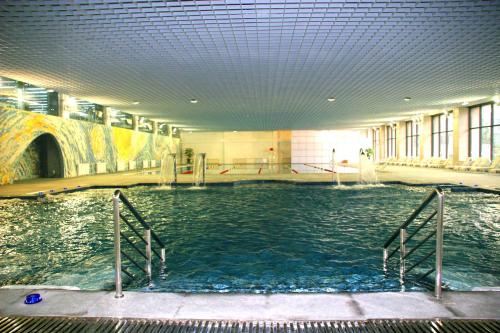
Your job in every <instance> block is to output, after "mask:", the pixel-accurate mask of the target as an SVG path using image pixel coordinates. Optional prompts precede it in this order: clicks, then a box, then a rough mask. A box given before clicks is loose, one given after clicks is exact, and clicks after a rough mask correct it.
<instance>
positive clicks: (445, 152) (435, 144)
mask: <svg viewBox="0 0 500 333" xmlns="http://www.w3.org/2000/svg"><path fill="white" fill-rule="evenodd" d="M452 155H453V111H449V112H446V113H445V114H438V115H435V116H432V156H433V157H441V158H451V156H452Z"/></svg>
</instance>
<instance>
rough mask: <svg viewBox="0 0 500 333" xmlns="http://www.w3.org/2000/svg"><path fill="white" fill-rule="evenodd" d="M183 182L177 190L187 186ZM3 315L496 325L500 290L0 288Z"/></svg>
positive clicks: (26, 185) (137, 175)
mask: <svg viewBox="0 0 500 333" xmlns="http://www.w3.org/2000/svg"><path fill="white" fill-rule="evenodd" d="M331 176H332V175H331V174H278V175H207V178H206V180H207V183H222V182H235V181H245V180H280V181H295V182H328V181H331ZM158 178H159V177H158V175H154V174H150V173H148V172H145V173H143V172H124V173H118V174H108V175H99V176H87V177H76V178H69V179H53V180H50V179H38V180H31V181H24V182H20V183H17V184H14V185H7V186H0V197H19V196H21V197H23V196H27V197H29V196H36V194H37V193H38V192H44V193H48V192H50V191H51V190H52V191H55V192H61V191H63V190H64V189H65V188H66V189H69V190H73V189H75V188H77V187H83V188H85V187H92V186H106V187H108V186H109V187H120V186H130V185H135V184H148V183H150V184H155V183H157V182H158ZM378 178H379V180H380V181H382V182H405V183H412V184H456V185H466V186H471V187H479V188H483V189H488V190H500V174H481V173H465V172H454V171H447V170H441V169H424V168H409V167H393V166H391V167H387V168H385V169H384V170H383V171H380V172H379V173H378ZM341 181H342V182H355V181H357V174H342V175H341ZM191 182H192V176H191V175H180V176H179V183H184V184H187V183H191ZM30 292H40V293H41V294H42V297H43V298H44V301H43V302H42V303H40V304H37V305H25V304H23V299H24V296H25V295H27V294H28V293H30ZM0 315H20V316H72V317H75V316H77V317H80V316H81V317H115V318H158V319H175V320H177V319H207V320H217V319H219V320H220V319H223V320H239V321H242V320H259V321H305V320H353V319H356V320H365V319H375V318H377V319H380V318H399V319H419V318H421V319H431V318H469V319H473V318H474V319H496V320H500V291H477V292H446V293H444V297H443V299H442V300H437V299H436V298H434V297H433V295H432V294H431V293H422V292H407V293H403V292H400V293H398V292H384V293H339V294H273V295H250V294H174V293H141V292H126V293H125V297H124V298H122V299H115V298H114V297H113V293H112V292H105V291H95V292H94V291H69V290H50V289H0Z"/></svg>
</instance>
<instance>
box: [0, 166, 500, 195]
mask: <svg viewBox="0 0 500 333" xmlns="http://www.w3.org/2000/svg"><path fill="white" fill-rule="evenodd" d="M377 176H378V179H379V180H380V181H381V182H391V181H396V182H405V183H411V184H457V185H466V186H472V187H480V188H484V189H491V190H500V174H488V173H467V172H456V171H448V170H443V169H430V168H412V167H397V166H388V167H386V168H385V169H384V170H382V171H379V172H378V173H377ZM331 179H332V174H328V173H316V174H305V173H304V174H269V175H267V174H262V175H258V174H253V175H252V174H243V175H231V174H224V175H219V174H208V175H207V176H206V182H207V183H224V182H235V181H244V180H282V181H295V182H329V181H331ZM357 180H358V175H357V174H353V173H351V174H341V175H340V181H341V182H356V181H357ZM158 182H159V176H158V175H157V174H153V171H151V170H148V171H144V172H138V171H134V172H132V171H130V172H122V173H115V174H106V175H95V176H83V177H75V178H64V179H47V178H43V179H35V180H29V181H21V182H18V183H15V184H12V185H4V186H0V197H12V196H14V197H18V196H26V197H29V196H36V195H37V193H38V192H44V193H49V192H50V191H51V190H52V191H54V192H61V191H64V189H69V190H72V189H75V188H77V187H84V188H85V187H92V186H109V187H120V186H130V185H135V184H156V183H158ZM178 182H179V183H182V184H189V183H192V175H179V176H178Z"/></svg>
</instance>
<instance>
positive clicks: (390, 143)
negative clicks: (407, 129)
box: [386, 126, 396, 157]
mask: <svg viewBox="0 0 500 333" xmlns="http://www.w3.org/2000/svg"><path fill="white" fill-rule="evenodd" d="M386 133H387V157H394V156H396V126H387V127H386Z"/></svg>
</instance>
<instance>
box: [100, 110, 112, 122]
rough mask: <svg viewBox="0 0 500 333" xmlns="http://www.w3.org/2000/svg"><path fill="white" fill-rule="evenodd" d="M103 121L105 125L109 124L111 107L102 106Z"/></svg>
mask: <svg viewBox="0 0 500 333" xmlns="http://www.w3.org/2000/svg"><path fill="white" fill-rule="evenodd" d="M102 118H103V122H104V125H105V126H111V108H110V107H104V110H103V115H102Z"/></svg>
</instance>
